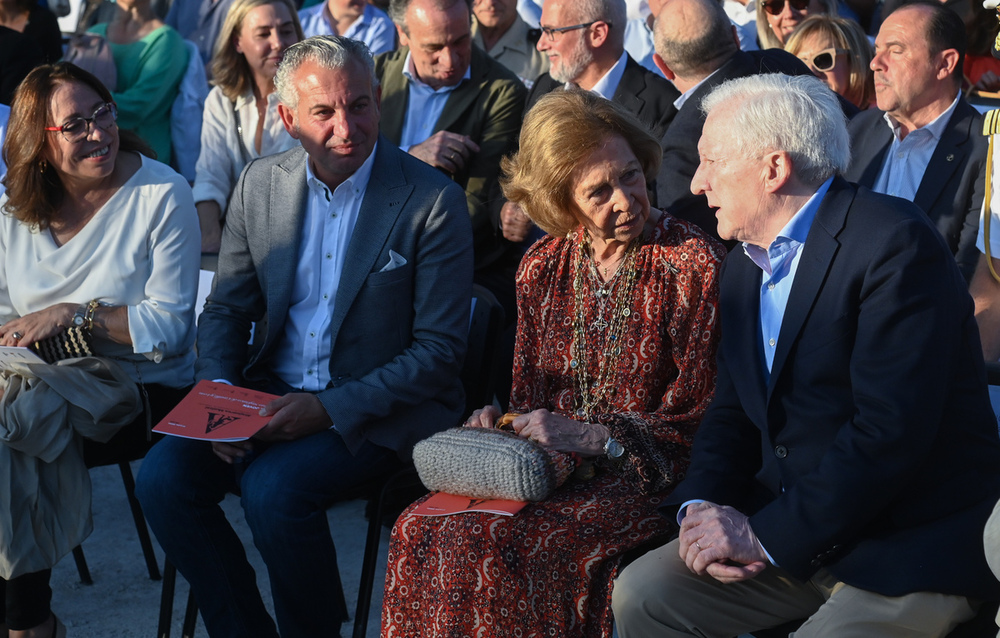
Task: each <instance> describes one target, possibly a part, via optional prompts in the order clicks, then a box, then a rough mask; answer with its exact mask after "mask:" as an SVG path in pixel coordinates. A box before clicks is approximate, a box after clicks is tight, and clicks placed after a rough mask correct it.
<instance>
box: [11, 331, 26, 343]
mask: <svg viewBox="0 0 1000 638" xmlns="http://www.w3.org/2000/svg"><path fill="white" fill-rule="evenodd" d="M11 336H12V337H14V338H15V339H17V340H18V341H20V340H21V339H22V338H23V337H24V335H23V334H21V333H20V332H17V331H16V330H15V331H14V334H12V335H11Z"/></svg>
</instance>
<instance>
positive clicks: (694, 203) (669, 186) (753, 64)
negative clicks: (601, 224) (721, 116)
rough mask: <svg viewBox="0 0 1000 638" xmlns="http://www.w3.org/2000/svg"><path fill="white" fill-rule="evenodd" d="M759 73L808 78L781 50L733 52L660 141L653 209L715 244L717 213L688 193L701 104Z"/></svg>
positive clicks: (701, 123) (694, 167)
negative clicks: (731, 83)
mask: <svg viewBox="0 0 1000 638" xmlns="http://www.w3.org/2000/svg"><path fill="white" fill-rule="evenodd" d="M763 73H784V74H786V75H812V72H811V71H810V70H809V67H807V66H806V65H805V64H803V63H802V61H801V60H799V59H798V58H797V57H795V56H794V55H792V54H791V53H788V52H787V51H782V50H781V49H766V50H763V51H751V52H745V51H737V52H736V53H735V54H734V55H733V56H732V57H731V58H729V59H728V60H727V61H726V62H725V63H724V64H723V65H722V66H721V67H719V69H718V70H717V71H716V72H715V73H714V74H713V75H712V76H711V77H709V78H708V79H706V80H705V82H703V83H702V84H701V86H699V87H698V88H697V89H695V90H694V91H692V92H691V95H690V96H689V97H688V98H687V100H686V101H685V102H684V104H683V106H681V109H680V111H678V112H677V115H676V117H674V120H673V122H671V123H670V126H669V127H667V131H666V133H665V134H664V135H663V137H662V138H661V140H660V146H662V147H663V161H662V162H661V164H660V172H659V174H658V175H657V177H656V201H655V205H656V206H657V207H659V208H662V209H664V210H667V211H670V214H672V215H673V216H674V217H680V218H681V219H686V220H688V221H689V222H692V223H694V224H697V225H698V226H700V227H701V229H702V230H704V231H705V232H707V233H708V234H709V235H711V236H712V237H715V238H716V239H719V233H718V231H717V230H716V226H717V225H718V221H717V220H716V219H715V211H714V210H712V209H711V208H709V206H708V200H707V199H706V198H705V196H704V195H694V194H692V193H691V179H692V178H693V177H694V173H695V171H696V170H697V169H698V140H699V139H701V130H702V128H703V127H704V126H705V113H704V112H703V111H702V110H701V101H702V100H704V99H705V97H706V96H707V95H708V94H709V93H711V92H712V91H713V90H715V88H716V87H717V86H719V85H720V84H722V83H723V82H726V81H727V80H733V79H736V78H743V77H747V76H750V75H760V74H763Z"/></svg>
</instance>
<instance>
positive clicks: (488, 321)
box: [462, 284, 504, 417]
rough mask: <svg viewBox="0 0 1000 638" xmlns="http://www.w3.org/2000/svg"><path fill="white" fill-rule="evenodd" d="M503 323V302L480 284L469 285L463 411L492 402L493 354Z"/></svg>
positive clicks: (467, 413)
mask: <svg viewBox="0 0 1000 638" xmlns="http://www.w3.org/2000/svg"><path fill="white" fill-rule="evenodd" d="M503 325H504V311H503V306H501V305H500V302H499V301H497V298H496V297H495V296H494V295H493V293H491V292H490V291H489V290H487V289H486V288H484V287H482V286H480V285H478V284H477V285H474V286H473V287H472V316H471V320H470V321H469V347H468V350H467V351H466V354H465V364H464V365H463V366H462V387H463V388H464V389H465V415H464V417H468V416H469V415H470V414H472V411H473V410H477V409H479V408H481V407H483V406H484V405H486V404H488V403H492V402H493V394H494V391H495V389H496V374H495V370H494V355H495V353H496V349H497V344H498V343H499V341H500V334H501V331H502V330H503Z"/></svg>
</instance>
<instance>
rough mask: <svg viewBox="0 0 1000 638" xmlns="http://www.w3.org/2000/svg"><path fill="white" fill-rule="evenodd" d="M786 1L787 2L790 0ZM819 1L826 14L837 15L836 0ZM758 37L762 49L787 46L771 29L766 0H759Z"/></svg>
mask: <svg viewBox="0 0 1000 638" xmlns="http://www.w3.org/2000/svg"><path fill="white" fill-rule="evenodd" d="M785 1H786V2H787V1H788V0H785ZM819 3H820V4H821V5H823V14H824V15H830V16H836V15H837V2H836V0H819ZM810 17H811V16H810ZM757 39H758V40H759V41H760V48H762V49H784V48H785V45H784V44H782V43H781V40H779V39H778V36H776V35H774V31H773V30H772V29H771V23H770V22H768V21H767V11H765V10H764V0H757Z"/></svg>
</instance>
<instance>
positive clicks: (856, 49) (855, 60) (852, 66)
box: [785, 15, 875, 110]
mask: <svg viewBox="0 0 1000 638" xmlns="http://www.w3.org/2000/svg"><path fill="white" fill-rule="evenodd" d="M785 50H786V51H788V52H789V53H791V54H792V55H794V56H797V57H798V58H799V59H800V60H802V61H803V62H805V63H806V66H808V67H809V70H810V71H812V72H813V73H814V74H815V75H816V77H818V78H819V79H821V80H823V81H824V82H825V83H826V85H827V86H829V87H830V88H831V89H833V91H834V92H835V93H838V94H839V95H840V96H841V97H843V98H844V99H845V100H847V101H848V102H850V103H851V104H853V105H854V106H856V107H858V108H859V109H861V110H865V109H867V108H868V107H870V106H871V105H872V104H873V103H874V102H875V79H874V75H873V74H872V70H871V67H870V66H869V65H870V64H871V62H872V47H871V44H869V42H868V38H867V37H866V36H865V34H864V32H863V31H862V30H861V26H860V25H858V23H857V22H854V21H853V20H847V19H845V18H837V17H833V16H828V15H816V16H810V17H808V18H806V19H805V20H804V21H803V22H802V23H801V24H799V26H798V28H797V29H795V31H794V32H793V33H792V35H791V36H790V37H789V38H788V41H787V42H786V43H785Z"/></svg>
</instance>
